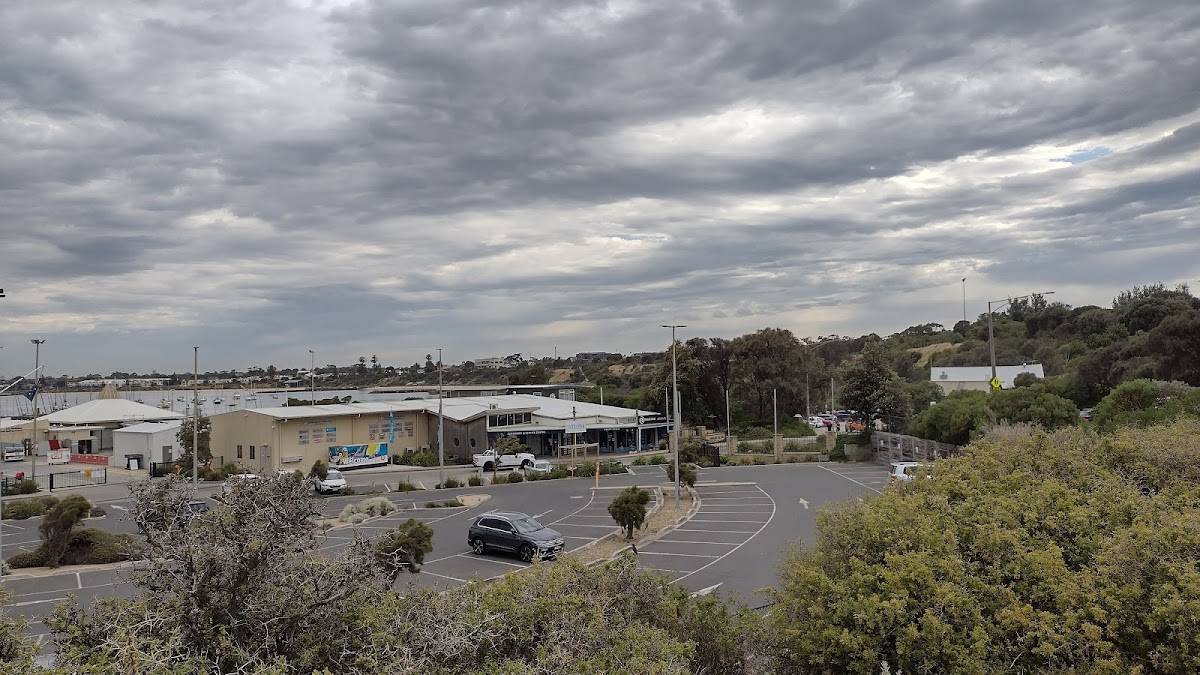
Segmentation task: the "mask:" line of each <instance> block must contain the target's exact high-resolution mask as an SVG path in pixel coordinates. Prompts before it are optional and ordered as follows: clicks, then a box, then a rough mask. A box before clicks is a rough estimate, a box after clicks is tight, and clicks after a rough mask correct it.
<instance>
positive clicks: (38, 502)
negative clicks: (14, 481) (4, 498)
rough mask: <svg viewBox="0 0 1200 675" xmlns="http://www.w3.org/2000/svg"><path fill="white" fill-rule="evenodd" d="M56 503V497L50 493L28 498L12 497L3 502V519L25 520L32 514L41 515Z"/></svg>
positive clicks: (32, 515)
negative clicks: (10, 499) (12, 498)
mask: <svg viewBox="0 0 1200 675" xmlns="http://www.w3.org/2000/svg"><path fill="white" fill-rule="evenodd" d="M57 503H58V497H52V496H50V495H42V496H39V497H31V498H29V499H14V500H12V501H9V502H5V503H4V519H5V520H25V519H27V518H32V517H34V516H41V515H44V514H45V513H46V511H49V510H50V508H51V507H53V506H54V505H55V504H57Z"/></svg>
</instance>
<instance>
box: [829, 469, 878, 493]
mask: <svg viewBox="0 0 1200 675" xmlns="http://www.w3.org/2000/svg"><path fill="white" fill-rule="evenodd" d="M820 467H821V468H822V469H824V470H826V471H829V472H831V473H835V474H837V475H838V476H841V477H842V478H844V479H846V480H848V481H850V482H851V483H853V484H855V485H858V486H859V487H863V488H866V489H868V490H871V491H872V492H875V493H879V492H882V491H883V489H884V488H885V487H887V485H888V471H889V468H888V467H887V466H884V465H882V464H820Z"/></svg>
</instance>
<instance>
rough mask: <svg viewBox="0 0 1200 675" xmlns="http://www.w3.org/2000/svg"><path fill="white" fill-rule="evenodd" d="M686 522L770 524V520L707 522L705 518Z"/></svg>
mask: <svg viewBox="0 0 1200 675" xmlns="http://www.w3.org/2000/svg"><path fill="white" fill-rule="evenodd" d="M771 515H775V512H774V511H772V512H771ZM688 522H689V523H754V524H755V525H762V524H763V523H769V522H771V520H770V519H769V518H768V519H767V520H708V519H705V518H692V519H691V520H689V521H688Z"/></svg>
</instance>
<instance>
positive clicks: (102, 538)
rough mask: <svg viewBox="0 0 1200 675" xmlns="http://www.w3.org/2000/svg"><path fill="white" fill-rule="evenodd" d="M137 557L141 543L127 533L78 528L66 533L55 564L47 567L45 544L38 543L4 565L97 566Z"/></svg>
mask: <svg viewBox="0 0 1200 675" xmlns="http://www.w3.org/2000/svg"><path fill="white" fill-rule="evenodd" d="M141 556H142V546H141V544H139V543H138V542H137V540H135V539H134V538H133V537H131V536H129V535H127V534H114V533H112V532H105V531H104V530H97V529H93V528H81V529H77V530H72V531H71V532H70V533H69V535H68V539H67V541H66V544H65V546H64V547H63V550H62V552H61V554H60V555H59V557H58V560H57V564H53V565H52V564H51V559H50V551H49V549H48V548H47V547H46V545H45V544H40V545H39V546H38V547H37V548H35V549H34V550H32V551H22V552H21V553H17V554H16V555H13V556H10V557H9V558H8V564H9V566H10V567H12V568H25V567H58V566H60V565H100V564H106V563H114V562H121V561H123V560H137V559H139V558H140V557H141Z"/></svg>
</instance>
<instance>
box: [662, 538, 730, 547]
mask: <svg viewBox="0 0 1200 675" xmlns="http://www.w3.org/2000/svg"><path fill="white" fill-rule="evenodd" d="M659 542H662V543H664V544H704V545H706V546H707V545H709V544H713V545H715V546H737V544H735V543H733V542H729V541H692V540H690V539H655V540H654V543H659Z"/></svg>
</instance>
